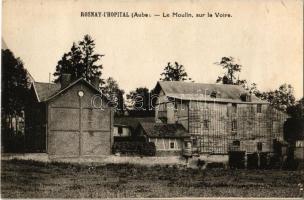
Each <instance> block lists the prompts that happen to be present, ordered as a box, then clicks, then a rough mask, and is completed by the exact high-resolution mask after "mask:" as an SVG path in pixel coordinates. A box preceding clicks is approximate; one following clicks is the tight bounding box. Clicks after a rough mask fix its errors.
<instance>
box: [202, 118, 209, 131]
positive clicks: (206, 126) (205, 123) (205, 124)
mask: <svg viewBox="0 0 304 200" xmlns="http://www.w3.org/2000/svg"><path fill="white" fill-rule="evenodd" d="M203 124H204V129H209V120H206V119H205V120H204V121H203Z"/></svg>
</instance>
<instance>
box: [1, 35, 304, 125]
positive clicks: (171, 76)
mask: <svg viewBox="0 0 304 200" xmlns="http://www.w3.org/2000/svg"><path fill="white" fill-rule="evenodd" d="M104 56H105V55H104V54H98V53H96V52H95V41H94V40H93V39H92V37H91V36H89V35H85V36H84V38H83V39H82V40H81V41H79V42H77V43H75V42H74V43H73V44H72V46H71V48H70V50H69V51H68V52H65V53H64V54H63V56H62V57H61V59H60V60H59V61H58V63H57V65H56V67H55V72H54V73H53V75H54V77H55V79H54V82H55V83H57V82H59V81H60V78H61V76H62V74H65V73H68V74H71V79H72V81H73V80H77V79H79V78H84V79H86V80H87V81H88V82H91V83H92V82H93V81H94V80H95V79H96V77H97V78H98V80H99V88H100V90H101V91H102V93H103V94H104V95H105V96H106V97H107V98H108V99H109V100H111V102H115V106H116V107H117V108H118V109H117V112H116V115H123V114H124V113H123V111H124V110H125V109H126V108H128V105H132V104H136V102H135V99H136V98H142V102H143V106H142V107H141V109H142V111H149V110H150V109H149V104H150V102H149V99H148V97H149V96H151V95H153V94H154V91H153V89H152V90H149V89H148V88H147V87H138V88H135V89H134V90H132V91H130V92H129V93H128V94H126V99H125V98H124V95H125V91H124V90H123V89H121V88H120V86H119V84H118V82H117V81H116V80H115V79H114V78H113V77H108V78H106V79H104V78H103V74H102V70H103V66H102V64H101V61H102V58H103V57H104ZM215 64H216V66H220V67H222V69H223V74H222V75H220V76H218V78H217V79H216V80H215V82H216V83H219V84H232V85H240V86H242V87H244V88H245V89H246V90H247V91H248V93H250V94H254V95H256V96H257V97H259V98H260V99H262V100H267V101H269V102H270V104H271V105H272V106H273V107H275V108H277V109H279V110H281V111H284V112H287V113H288V114H290V115H291V116H294V117H302V116H303V99H302V101H299V102H297V101H296V99H295V97H294V94H293V93H294V91H293V87H292V86H291V85H289V84H282V85H280V86H279V88H278V89H275V90H271V91H260V90H258V88H257V84H255V83H252V84H248V82H247V80H245V79H241V80H240V79H239V74H240V73H241V70H242V68H243V66H242V65H240V64H238V63H236V62H235V59H234V58H233V57H222V58H221V59H220V61H219V62H215ZM2 77H3V78H2V88H1V89H2V105H1V108H2V116H3V117H2V127H4V128H8V129H10V127H11V126H12V124H11V123H12V120H11V119H12V118H13V117H16V116H22V111H23V110H24V107H25V106H26V104H27V101H28V99H29V85H30V80H29V77H28V73H27V71H26V69H25V68H24V65H23V62H22V61H21V59H20V58H16V57H15V56H14V54H13V53H12V52H11V51H10V50H8V49H7V50H2ZM159 80H161V81H191V82H194V80H192V79H191V78H190V77H189V76H188V74H187V72H186V69H185V67H184V66H183V65H182V64H180V63H178V62H176V61H175V62H168V63H167V64H166V66H164V69H163V72H162V73H161V74H160V79H159Z"/></svg>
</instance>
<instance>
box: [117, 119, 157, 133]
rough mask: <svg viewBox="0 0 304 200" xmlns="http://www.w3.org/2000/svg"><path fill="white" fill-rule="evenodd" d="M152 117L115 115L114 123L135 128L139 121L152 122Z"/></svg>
mask: <svg viewBox="0 0 304 200" xmlns="http://www.w3.org/2000/svg"><path fill="white" fill-rule="evenodd" d="M154 121H155V119H154V117H115V118H114V125H123V126H128V127H131V128H132V129H133V130H135V129H136V128H137V126H138V124H139V122H154Z"/></svg>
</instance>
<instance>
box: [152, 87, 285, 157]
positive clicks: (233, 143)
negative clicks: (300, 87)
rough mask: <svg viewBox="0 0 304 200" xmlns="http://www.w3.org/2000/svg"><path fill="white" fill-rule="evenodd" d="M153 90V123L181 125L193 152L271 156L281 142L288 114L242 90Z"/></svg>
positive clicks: (198, 88) (212, 88)
mask: <svg viewBox="0 0 304 200" xmlns="http://www.w3.org/2000/svg"><path fill="white" fill-rule="evenodd" d="M154 91H155V92H156V94H158V100H157V103H156V104H157V107H156V109H155V110H156V111H155V123H156V124H179V125H182V126H183V128H184V129H185V130H186V131H187V132H188V134H189V135H190V136H191V137H190V138H191V139H190V141H191V146H192V151H193V152H195V153H198V154H227V153H228V152H229V151H245V152H247V153H253V152H273V151H274V145H275V144H277V143H279V142H282V141H283V124H284V121H285V120H286V118H287V115H286V114H285V113H282V112H280V111H278V110H275V109H273V108H272V107H271V106H270V105H269V104H268V102H266V101H262V100H260V99H259V98H257V97H256V96H254V95H252V94H249V93H248V92H247V91H246V90H244V89H243V88H242V87H240V86H237V85H224V84H204V83H189V82H180V81H160V82H158V83H157V85H156V87H155V90H154ZM146 134H147V135H149V133H146ZM158 140H159V139H158ZM185 141H186V140H185ZM185 146H186V142H185V144H184V147H185Z"/></svg>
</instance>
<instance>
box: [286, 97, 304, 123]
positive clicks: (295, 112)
mask: <svg viewBox="0 0 304 200" xmlns="http://www.w3.org/2000/svg"><path fill="white" fill-rule="evenodd" d="M287 113H288V114H289V115H290V116H291V117H292V118H295V119H304V98H302V99H301V100H299V101H298V102H296V103H295V105H292V106H289V107H288V108H287Z"/></svg>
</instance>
